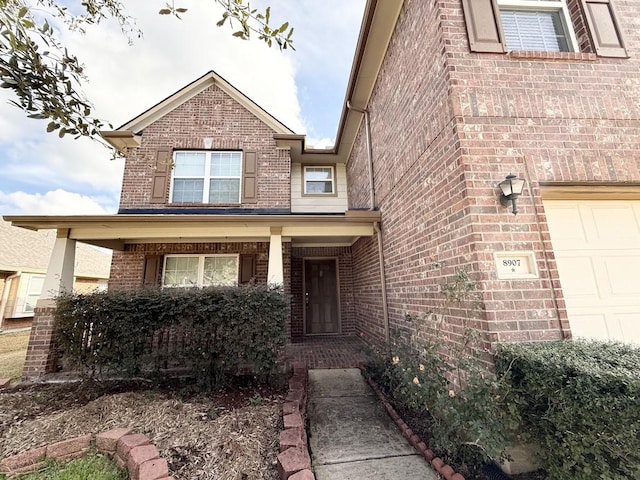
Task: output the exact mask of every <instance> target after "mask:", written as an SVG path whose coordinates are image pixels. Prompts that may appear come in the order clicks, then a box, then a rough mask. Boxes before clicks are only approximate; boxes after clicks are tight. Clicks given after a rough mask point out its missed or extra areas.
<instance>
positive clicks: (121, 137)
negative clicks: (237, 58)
mask: <svg viewBox="0 0 640 480" xmlns="http://www.w3.org/2000/svg"><path fill="white" fill-rule="evenodd" d="M212 85H215V86H216V87H218V88H220V89H221V90H223V91H224V92H225V93H226V94H227V95H229V96H230V97H231V98H233V99H234V100H235V101H236V102H238V103H239V104H240V105H242V106H243V107H244V108H246V109H247V110H249V111H250V112H251V113H252V114H253V115H255V116H256V117H257V118H258V119H260V120H261V121H262V122H264V123H265V124H266V125H268V126H269V127H270V128H271V129H273V131H274V132H275V133H276V134H284V135H293V134H294V132H293V130H291V129H290V128H289V127H287V126H286V125H285V124H283V123H282V122H280V121H279V120H277V119H276V118H275V117H274V116H272V115H271V114H269V113H268V112H267V111H266V110H264V109H263V108H262V107H260V105H258V104H257V103H255V102H254V101H253V100H251V99H250V98H249V97H247V96H246V95H245V94H244V93H242V92H241V91H240V90H238V89H237V88H236V87H234V86H233V85H231V84H230V83H229V82H227V81H226V80H225V79H224V78H222V77H221V76H220V75H218V74H217V73H216V72H214V71H213V70H211V71H209V72H207V73H205V74H204V75H203V76H202V77H200V78H198V79H197V80H195V81H193V82H191V83H190V84H189V85H187V86H185V87H183V88H181V89H180V90H178V91H177V92H175V93H173V94H172V95H169V96H168V97H167V98H165V99H164V100H162V101H161V102H159V103H157V104H156V105H154V106H153V107H151V108H149V109H148V110H147V111H145V112H143V113H141V114H140V115H138V116H137V117H135V118H133V119H132V120H129V121H128V122H127V123H125V124H124V125H121V126H120V127H118V128H117V129H116V130H114V131H102V132H100V135H102V137H103V138H104V139H105V140H106V141H107V142H109V144H111V145H112V146H113V147H115V148H116V149H118V150H122V149H123V148H125V147H137V146H139V144H140V133H141V132H142V130H144V129H145V128H146V127H147V126H149V125H151V124H152V123H153V122H155V121H157V120H158V119H160V118H162V117H163V116H165V115H166V114H168V113H169V112H171V111H172V110H174V109H176V108H177V107H179V106H180V105H182V104H183V103H185V102H187V101H189V100H190V99H192V98H193V97H195V96H196V95H198V94H199V93H201V92H203V91H204V90H206V89H207V88H209V87H211V86H212Z"/></svg>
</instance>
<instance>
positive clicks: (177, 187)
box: [171, 178, 204, 203]
mask: <svg viewBox="0 0 640 480" xmlns="http://www.w3.org/2000/svg"><path fill="white" fill-rule="evenodd" d="M203 188H204V180H201V179H200V180H194V179H181V178H176V179H174V181H173V198H172V199H171V201H172V202H174V203H202V190H203Z"/></svg>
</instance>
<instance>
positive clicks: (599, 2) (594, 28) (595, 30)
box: [582, 0, 629, 58]
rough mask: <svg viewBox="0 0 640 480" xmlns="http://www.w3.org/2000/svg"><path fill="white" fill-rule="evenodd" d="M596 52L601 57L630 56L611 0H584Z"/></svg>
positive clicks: (583, 4) (583, 6)
mask: <svg viewBox="0 0 640 480" xmlns="http://www.w3.org/2000/svg"><path fill="white" fill-rule="evenodd" d="M582 8H583V9H584V16H585V17H586V19H587V25H589V31H590V32H591V39H592V40H593V46H594V47H595V49H596V53H597V54H598V55H600V56H601V57H622V58H628V57H629V55H628V54H627V50H626V49H625V48H624V40H623V39H622V34H621V32H620V26H619V25H618V21H617V19H616V14H615V11H614V10H613V5H612V3H611V1H610V0H582Z"/></svg>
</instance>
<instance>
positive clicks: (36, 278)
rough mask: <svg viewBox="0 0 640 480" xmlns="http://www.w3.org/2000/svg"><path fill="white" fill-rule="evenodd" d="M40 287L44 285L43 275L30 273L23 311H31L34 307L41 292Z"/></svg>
mask: <svg viewBox="0 0 640 480" xmlns="http://www.w3.org/2000/svg"><path fill="white" fill-rule="evenodd" d="M42 287H44V275H32V276H31V278H29V284H28V286H27V293H26V296H25V301H24V309H23V311H24V312H33V309H34V308H35V307H36V302H37V301H38V298H40V294H41V293H42Z"/></svg>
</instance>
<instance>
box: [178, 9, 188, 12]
mask: <svg viewBox="0 0 640 480" xmlns="http://www.w3.org/2000/svg"><path fill="white" fill-rule="evenodd" d="M187 10H188V9H186V8H176V12H178V13H185V12H186V11H187Z"/></svg>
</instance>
